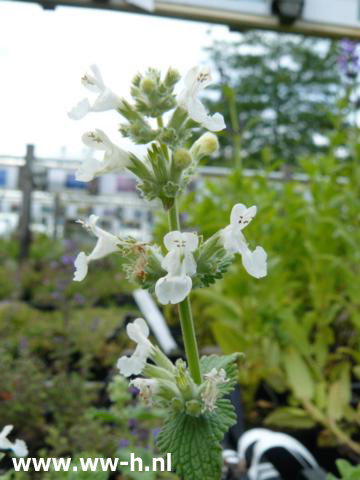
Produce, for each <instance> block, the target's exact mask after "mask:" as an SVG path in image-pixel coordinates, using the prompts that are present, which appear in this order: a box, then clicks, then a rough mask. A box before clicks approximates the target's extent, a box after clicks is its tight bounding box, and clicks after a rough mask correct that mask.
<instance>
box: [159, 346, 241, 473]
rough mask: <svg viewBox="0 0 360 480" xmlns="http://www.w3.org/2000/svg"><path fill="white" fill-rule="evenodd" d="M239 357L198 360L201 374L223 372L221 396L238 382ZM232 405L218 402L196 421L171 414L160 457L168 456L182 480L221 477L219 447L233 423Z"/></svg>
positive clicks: (225, 400)
mask: <svg viewBox="0 0 360 480" xmlns="http://www.w3.org/2000/svg"><path fill="white" fill-rule="evenodd" d="M239 357H240V354H239V353H233V354H231V355H224V356H218V355H209V356H204V357H202V358H201V360H200V367H201V373H202V374H203V375H204V374H205V373H208V372H210V371H211V370H212V369H213V368H216V369H217V370H219V369H220V368H223V369H224V370H225V371H226V377H227V379H228V382H226V384H224V385H222V386H221V387H220V391H221V393H222V395H224V394H226V393H229V392H230V391H231V390H232V389H233V387H234V385H235V383H236V381H237V373H238V367H237V364H236V362H237V360H238V359H239ZM235 421H236V415H235V410H234V407H233V405H232V404H231V402H230V401H229V400H228V399H227V398H220V399H219V400H218V401H217V402H216V409H215V410H214V411H213V412H211V413H208V412H207V413H204V414H202V415H200V416H199V417H192V416H190V415H186V414H185V413H180V414H174V413H172V414H170V415H169V417H168V418H167V419H166V421H165V425H164V427H163V428H162V429H161V432H160V434H159V437H158V446H159V448H160V450H161V451H162V453H163V454H164V455H165V454H166V453H171V461H172V463H173V467H174V468H175V470H176V472H177V473H178V475H179V476H180V477H181V478H182V479H183V480H219V478H220V476H221V468H222V458H221V450H222V449H221V445H220V441H221V440H222V438H223V436H224V433H225V432H227V430H228V429H229V428H230V427H231V426H232V425H233V424H234V423H235Z"/></svg>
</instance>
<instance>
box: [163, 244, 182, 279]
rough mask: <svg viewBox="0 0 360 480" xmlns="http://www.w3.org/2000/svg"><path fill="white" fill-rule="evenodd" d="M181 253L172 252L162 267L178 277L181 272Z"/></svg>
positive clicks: (164, 259)
mask: <svg viewBox="0 0 360 480" xmlns="http://www.w3.org/2000/svg"><path fill="white" fill-rule="evenodd" d="M180 258H181V252H180V249H179V248H177V249H176V250H171V251H170V252H169V253H168V254H167V255H166V256H165V257H164V258H163V260H162V262H161V266H162V268H163V269H164V270H166V271H167V272H168V273H169V274H170V275H178V274H179V273H180V270H181V262H180Z"/></svg>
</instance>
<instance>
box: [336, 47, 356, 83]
mask: <svg viewBox="0 0 360 480" xmlns="http://www.w3.org/2000/svg"><path fill="white" fill-rule="evenodd" d="M357 48H358V45H357V43H355V42H353V41H351V40H348V39H344V40H342V41H341V42H340V55H339V56H338V58H337V64H338V66H339V69H340V70H341V72H342V73H343V74H344V75H346V76H347V77H348V78H350V79H352V80H353V79H355V78H356V77H357V76H358V74H359V73H360V60H359V55H358V54H357V51H356V50H357Z"/></svg>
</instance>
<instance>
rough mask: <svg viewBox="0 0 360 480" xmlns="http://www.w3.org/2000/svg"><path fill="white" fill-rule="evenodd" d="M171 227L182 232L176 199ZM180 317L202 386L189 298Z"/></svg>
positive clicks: (194, 375)
mask: <svg viewBox="0 0 360 480" xmlns="http://www.w3.org/2000/svg"><path fill="white" fill-rule="evenodd" d="M169 227H170V230H180V222H179V212H178V207H177V203H176V199H175V200H174V205H173V206H172V207H171V208H170V210H169ZM179 317H180V324H181V331H182V335H183V339H184V346H185V353H186V359H187V362H188V365H189V370H190V373H191V376H192V378H193V380H194V382H195V383H197V384H200V383H201V372H200V361H199V352H198V347H197V343H196V336H195V328H194V321H193V318H192V312H191V305H190V299H189V297H187V298H185V300H183V301H182V302H180V303H179Z"/></svg>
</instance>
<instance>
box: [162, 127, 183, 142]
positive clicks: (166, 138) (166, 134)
mask: <svg viewBox="0 0 360 480" xmlns="http://www.w3.org/2000/svg"><path fill="white" fill-rule="evenodd" d="M158 138H159V141H160V142H161V143H166V144H167V145H174V144H175V143H176V142H177V141H178V136H177V133H176V130H175V129H174V128H163V129H162V130H161V132H160V135H159V137H158Z"/></svg>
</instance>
